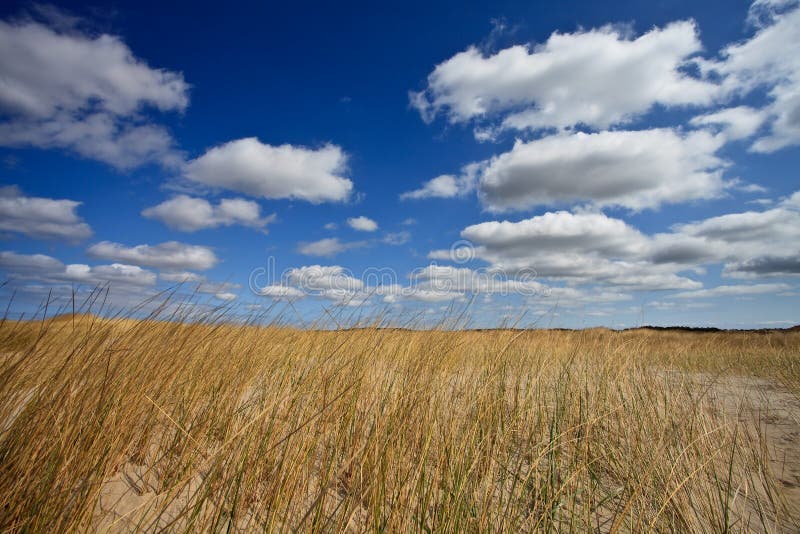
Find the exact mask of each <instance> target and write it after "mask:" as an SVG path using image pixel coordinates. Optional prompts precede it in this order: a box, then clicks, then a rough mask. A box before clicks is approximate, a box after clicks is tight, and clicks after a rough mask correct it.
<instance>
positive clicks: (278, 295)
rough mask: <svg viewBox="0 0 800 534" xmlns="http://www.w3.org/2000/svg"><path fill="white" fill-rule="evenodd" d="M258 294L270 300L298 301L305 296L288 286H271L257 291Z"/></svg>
mask: <svg viewBox="0 0 800 534" xmlns="http://www.w3.org/2000/svg"><path fill="white" fill-rule="evenodd" d="M258 294H259V295H261V296H262V297H269V298H272V299H298V298H303V297H305V296H306V294H305V293H304V292H302V291H300V290H299V289H297V288H294V287H289V286H280V285H271V286H266V287H262V288H261V289H259V291H258Z"/></svg>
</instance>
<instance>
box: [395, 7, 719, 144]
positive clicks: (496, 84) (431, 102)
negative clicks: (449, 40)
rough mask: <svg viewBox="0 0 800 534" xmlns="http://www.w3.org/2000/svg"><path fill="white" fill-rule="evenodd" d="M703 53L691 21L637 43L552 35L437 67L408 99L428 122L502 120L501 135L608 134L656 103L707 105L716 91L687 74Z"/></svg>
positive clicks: (621, 36) (624, 35)
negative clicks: (584, 128) (504, 131)
mask: <svg viewBox="0 0 800 534" xmlns="http://www.w3.org/2000/svg"><path fill="white" fill-rule="evenodd" d="M701 48H702V46H701V43H700V40H699V39H698V31H697V28H696V27H695V24H694V23H693V22H692V21H681V22H675V23H672V24H669V25H667V26H665V27H664V28H654V29H652V30H650V31H649V32H647V33H645V34H643V35H641V36H638V37H635V38H633V36H632V35H631V32H630V30H629V29H627V28H624V27H620V26H604V27H602V28H597V29H592V30H589V31H578V32H575V33H553V34H552V35H551V36H550V37H549V39H548V40H547V41H546V42H545V43H543V44H540V45H531V46H526V45H517V46H512V47H510V48H506V49H503V50H500V51H498V52H497V53H495V54H492V55H489V56H486V55H484V53H483V52H481V51H480V50H479V49H478V48H477V47H475V46H472V47H469V48H468V49H467V50H465V51H463V52H460V53H458V54H456V55H455V56H453V57H451V58H450V59H448V60H446V61H444V62H442V63H440V64H439V65H437V66H436V68H435V69H434V70H433V72H432V73H431V74H430V75H429V76H428V80H427V87H426V88H425V90H423V91H421V92H419V93H411V95H410V98H411V103H412V105H413V106H414V107H416V108H417V109H418V110H419V112H420V114H421V115H422V117H423V119H425V120H426V121H430V120H432V119H433V117H434V116H435V115H437V114H439V113H445V114H446V115H447V117H448V120H449V121H450V122H453V123H457V122H466V121H469V120H471V119H486V120H491V119H493V118H494V117H495V116H497V115H501V116H502V120H501V122H500V127H501V128H514V129H518V130H521V129H539V128H551V127H555V128H566V127H570V126H573V125H576V124H585V125H588V126H591V127H594V128H607V127H609V126H611V125H613V124H619V123H624V122H626V121H629V120H631V119H633V118H635V117H636V116H638V115H640V114H642V113H645V112H646V111H648V110H649V109H650V108H651V107H652V106H653V105H655V104H661V105H664V106H677V105H696V104H700V105H704V104H708V103H710V102H711V101H712V99H713V98H714V95H715V93H716V88H715V86H714V84H711V83H708V82H706V81H704V80H700V79H698V78H696V77H693V76H691V75H689V74H687V72H686V70H687V69H686V67H687V66H689V65H691V64H692V60H693V56H694V55H695V54H696V53H698V52H699V51H700V50H701ZM481 135H482V137H486V134H485V133H484V134H481Z"/></svg>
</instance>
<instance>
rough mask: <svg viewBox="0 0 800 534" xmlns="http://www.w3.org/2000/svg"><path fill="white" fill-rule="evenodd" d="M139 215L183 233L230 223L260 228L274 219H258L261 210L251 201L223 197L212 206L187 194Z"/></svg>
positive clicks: (271, 217) (268, 217)
mask: <svg viewBox="0 0 800 534" xmlns="http://www.w3.org/2000/svg"><path fill="white" fill-rule="evenodd" d="M142 215H143V216H145V217H148V218H150V219H157V220H159V221H161V222H163V223H164V224H166V225H167V226H169V227H170V228H174V229H176V230H181V231H184V232H194V231H196V230H201V229H203V228H216V227H218V226H231V225H234V224H240V225H242V226H249V227H252V228H262V229H263V228H264V227H266V226H267V225H268V224H270V223H272V222H274V221H275V219H276V216H275V214H272V215H269V216H267V217H263V218H262V217H261V207H260V206H259V205H258V203H257V202H253V201H251V200H245V199H242V198H224V199H222V200H220V201H219V203H217V204H216V205H212V204H211V203H210V202H208V201H207V200H205V199H202V198H193V197H190V196H187V195H178V196H176V197H173V198H171V199H169V200H166V201H164V202H162V203H161V204H158V205H157V206H153V207H151V208H147V209H145V210H143V211H142Z"/></svg>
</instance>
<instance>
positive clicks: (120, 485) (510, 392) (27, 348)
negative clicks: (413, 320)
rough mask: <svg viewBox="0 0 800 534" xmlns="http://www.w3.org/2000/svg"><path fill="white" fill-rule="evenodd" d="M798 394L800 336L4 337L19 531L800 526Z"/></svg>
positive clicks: (219, 327)
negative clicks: (778, 433) (799, 495)
mask: <svg viewBox="0 0 800 534" xmlns="http://www.w3.org/2000/svg"><path fill="white" fill-rule="evenodd" d="M737 381H739V382H737ZM798 385H800V333H779V332H778V333H767V334H753V333H715V334H699V333H686V332H653V331H647V330H640V331H629V332H621V333H619V332H611V331H606V330H586V331H581V332H561V331H546V330H540V331H512V330H496V331H483V332H475V331H459V332H445V331H426V332H412V331H403V330H391V329H378V328H368V329H358V330H340V331H301V330H295V329H290V328H278V327H257V326H239V325H233V324H224V323H223V322H220V321H213V320H212V321H210V322H208V321H207V322H205V323H196V324H187V323H173V322H160V321H152V320H144V321H137V320H128V319H114V320H112V319H105V320H101V319H98V318H95V317H92V316H80V317H77V318H75V319H74V320H73V319H72V318H61V319H56V320H47V321H43V322H11V321H4V322H3V323H2V325H0V392H2V393H0V507H1V508H0V528H2V530H3V532H9V531H11V532H17V531H25V532H56V531H61V532H65V531H104V532H105V531H114V532H118V531H134V530H145V531H153V530H161V529H166V530H167V531H186V532H200V531H203V532H208V531H227V530H246V531H289V530H298V531H314V532H318V531H324V532H339V531H346V530H350V531H355V532H362V531H371V532H410V531H413V532H499V531H503V532H531V531H559V532H585V531H600V532H643V531H656V532H727V531H730V532H742V531H743V532H749V531H770V532H771V531H785V532H797V525H798V524H800V523H798V521H800V514H798V510H797V507H798V506H799V505H800V501H798V500H797V487H796V484H798V483H800V478H798V477H800V465H798V464H800V453H799V452H798V449H797V440H800V435H798V436H795V438H794V439H795V441H794V443H792V442H791V439H790V440H788V441H787V442H786V443H783V442H782V441H780V440H779V439H776V438H775V436H774V435H771V434H774V433H775V432H776V431H777V430H780V431H785V432H788V433H789V435H790V437H791V432H795V431H796V430H797V429H800V426H792V423H791V418H792V417H794V418H795V423H797V420H796V418H797V417H798V415H800V410H796V408H797V404H796V401H797V397H796V394H797V393H798ZM776 399H777V400H776ZM771 400H772V401H776V402H774V403H773V404H774V406H773V405H769V406H768V405H767V404H765V402H769V401H771ZM767 409H769V410H772V411H767ZM780 410H783V411H782V412H781V411H780ZM786 414H789V415H786ZM770 417H772V420H770ZM782 418H783V419H782ZM770 425H771V426H770ZM776 425H777V426H776ZM780 425H783V426H780ZM776 429H777V430H776ZM781 451H782V453H783V460H782V461H783V463H782V464H781V458H779V457H778V455H779V453H780V452H781Z"/></svg>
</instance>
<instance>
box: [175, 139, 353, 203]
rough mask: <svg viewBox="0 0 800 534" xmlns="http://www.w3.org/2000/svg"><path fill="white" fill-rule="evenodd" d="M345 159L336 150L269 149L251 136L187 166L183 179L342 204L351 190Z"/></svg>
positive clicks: (254, 194)
mask: <svg viewBox="0 0 800 534" xmlns="http://www.w3.org/2000/svg"><path fill="white" fill-rule="evenodd" d="M346 170H347V155H346V154H345V152H344V151H343V150H342V149H341V148H340V147H338V146H336V145H325V146H323V147H321V148H318V149H311V148H305V147H297V146H293V145H280V146H273V145H268V144H264V143H262V142H261V141H259V140H258V139H256V138H255V137H248V138H244V139H237V140H235V141H230V142H227V143H224V144H222V145H219V146H216V147H213V148H211V149H209V150H207V151H206V152H205V153H204V154H203V155H202V156H200V157H198V158H197V159H194V160H192V161H189V162H188V163H187V164H186V167H185V168H184V176H185V177H186V178H187V179H188V180H190V181H193V182H197V183H200V184H203V185H207V186H210V187H214V188H220V189H227V190H231V191H237V192H239V193H244V194H246V195H249V196H251V197H257V198H258V197H260V198H269V199H280V198H286V199H300V200H307V201H309V202H312V203H315V204H317V203H320V202H341V201H344V200H347V199H348V198H349V196H350V194H351V192H352V190H353V182H351V181H350V180H349V179H348V178H346V177H345V176H344V173H345V172H346Z"/></svg>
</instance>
